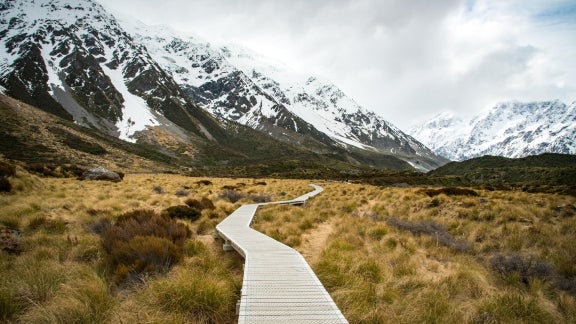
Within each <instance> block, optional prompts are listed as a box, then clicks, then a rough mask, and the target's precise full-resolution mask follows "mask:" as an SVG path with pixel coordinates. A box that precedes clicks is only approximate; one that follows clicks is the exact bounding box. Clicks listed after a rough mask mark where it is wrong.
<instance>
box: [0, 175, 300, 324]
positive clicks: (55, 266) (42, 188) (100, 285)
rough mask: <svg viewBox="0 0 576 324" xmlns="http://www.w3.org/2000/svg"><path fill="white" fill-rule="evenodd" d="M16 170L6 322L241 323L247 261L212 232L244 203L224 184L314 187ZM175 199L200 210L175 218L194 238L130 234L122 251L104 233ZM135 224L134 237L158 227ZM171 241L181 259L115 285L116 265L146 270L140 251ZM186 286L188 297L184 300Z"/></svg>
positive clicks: (5, 266) (1, 318)
mask: <svg viewBox="0 0 576 324" xmlns="http://www.w3.org/2000/svg"><path fill="white" fill-rule="evenodd" d="M19 172H21V174H19ZM15 177H16V178H18V179H17V180H16V182H13V184H15V185H16V187H17V190H13V191H12V192H11V193H8V194H5V193H3V194H0V224H1V225H2V226H4V228H8V229H10V230H17V231H18V233H19V236H18V237H17V238H16V239H17V240H18V244H19V248H20V250H21V253H20V254H19V255H10V254H8V253H6V252H1V251H0V254H1V255H0V322H34V323H36V322H38V323H114V322H116V323H117V322H134V323H141V322H154V323H187V322H194V323H202V322H205V323H231V322H234V320H235V318H236V317H235V304H236V300H237V299H238V298H239V291H240V286H241V281H242V263H243V261H242V259H241V257H239V256H238V255H236V254H234V253H224V252H223V251H222V247H221V242H220V241H217V240H214V239H213V238H212V235H211V234H212V233H213V231H214V227H215V225H216V224H217V223H218V222H219V221H220V220H222V219H223V218H224V217H226V216H227V215H228V214H230V213H231V212H232V211H233V210H235V209H236V208H237V207H239V205H240V203H243V201H241V202H239V203H231V202H230V201H228V200H227V199H223V198H220V197H219V195H220V193H221V188H222V187H224V186H227V185H228V186H235V187H238V189H237V190H239V191H241V192H242V193H243V194H245V195H246V197H296V196H298V195H301V194H303V193H306V192H308V191H309V190H310V189H309V187H308V182H307V181H281V180H275V179H266V181H265V182H266V185H264V184H263V181H258V180H253V179H218V178H211V179H209V180H207V179H199V178H190V177H183V176H177V175H164V174H139V175H133V174H128V175H126V176H125V178H124V180H123V181H122V182H120V183H104V182H92V181H82V182H80V181H77V180H75V179H70V178H39V177H37V176H33V175H30V174H28V173H26V172H25V171H23V170H19V169H16V175H15ZM10 179H11V180H12V177H11V178H10ZM18 181H20V182H18ZM239 183H244V185H242V186H238V184H239ZM155 187H160V188H162V192H165V193H176V192H178V191H179V190H186V191H188V192H189V195H188V196H184V195H180V196H177V195H175V194H158V193H156V192H155V191H154V190H153V188H155ZM244 201H246V202H252V199H251V198H250V199H249V198H247V199H244ZM172 206H188V207H190V208H195V209H197V210H199V211H200V213H199V218H198V219H197V220H196V221H191V220H190V219H180V218H176V219H174V222H176V223H177V224H180V225H182V226H185V227H188V228H189V229H190V234H191V237H190V238H184V239H182V240H179V239H176V240H173V239H170V240H169V241H170V242H169V243H167V242H162V243H160V244H159V242H156V241H158V240H159V238H158V237H159V236H162V235H159V236H154V235H156V234H153V237H156V238H149V237H148V238H146V239H142V238H137V239H136V240H135V241H133V242H132V243H128V241H124V243H123V244H124V248H121V249H116V248H111V247H110V246H108V248H106V247H105V246H103V245H102V241H101V240H102V239H101V237H100V235H102V234H103V233H104V232H106V230H108V229H110V228H111V227H113V226H115V224H117V223H119V222H120V223H121V222H122V220H123V219H124V218H125V217H124V216H121V215H125V214H127V213H129V212H132V211H134V210H149V211H150V212H151V213H153V214H154V215H158V217H161V216H159V215H160V214H161V213H162V211H164V210H166V209H168V208H169V207H172ZM136 223H138V222H136ZM134 225H135V223H133V224H132V226H131V229H132V230H131V232H132V234H131V235H129V237H132V238H133V239H134V238H136V237H137V236H138V235H139V236H140V237H142V236H143V235H144V237H145V236H146V235H150V234H146V233H143V232H139V231H136V228H135V227H134ZM152 227H153V226H152ZM163 228H165V226H163ZM296 229H297V227H296ZM156 233H158V232H156ZM136 234H138V235H136ZM176 242H179V243H177V244H176ZM170 244H175V245H176V246H179V249H180V252H179V253H177V254H178V255H179V260H180V263H179V264H180V265H176V266H172V267H165V266H166V264H167V263H165V262H159V263H157V264H158V266H159V267H160V268H159V269H160V270H161V271H160V274H156V275H139V276H138V280H137V281H138V285H132V284H125V285H120V286H118V285H117V282H116V279H115V278H116V275H117V274H118V273H122V271H127V273H130V272H131V271H134V270H136V269H137V268H139V267H141V268H142V269H146V266H144V263H141V262H140V261H138V260H144V259H145V258H144V259H141V258H140V257H144V256H145V254H141V253H136V252H137V251H142V250H146V249H148V247H153V248H154V250H156V251H160V252H161V251H164V249H165V248H166V247H167V246H169V245H170ZM180 246H181V247H180ZM158 249H160V250H158ZM112 250H114V251H115V252H114V254H115V258H116V259H117V260H120V261H122V262H116V263H115V262H112V261H111V260H110V255H109V253H108V252H107V251H112ZM131 256H136V258H132V257H131ZM128 259H134V260H135V263H134V264H133V265H131V266H128V267H119V265H120V264H124V265H126V264H127V263H125V262H124V261H126V260H128ZM160 259H162V258H160ZM160 259H158V260H160ZM132 267H133V268H132ZM120 268H122V269H120ZM149 270H150V269H149ZM117 272H118V273H117ZM180 294H184V296H185V297H186V298H187V299H188V298H189V302H188V303H185V302H183V301H182V300H181V301H180V302H178V303H177V302H176V301H175V300H176V299H175V298H177V296H180Z"/></svg>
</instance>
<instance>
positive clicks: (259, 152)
mask: <svg viewBox="0 0 576 324" xmlns="http://www.w3.org/2000/svg"><path fill="white" fill-rule="evenodd" d="M0 26H2V32H1V33H0V87H1V88H0V90H2V92H3V93H5V94H7V95H9V96H11V97H13V98H16V99H18V100H21V101H23V102H25V103H28V104H30V105H33V106H35V107H37V108H40V109H42V110H44V111H46V112H49V113H51V114H54V115H56V116H59V117H61V118H63V119H66V120H68V121H73V122H74V123H76V124H78V125H82V126H85V127H88V128H91V129H96V130H99V131H101V132H102V133H105V134H108V135H111V136H114V137H117V138H120V139H122V140H125V141H128V142H132V143H139V144H144V145H151V146H153V147H155V149H157V150H158V151H159V152H161V153H162V154H166V155H170V156H171V157H173V158H176V159H180V158H179V156H180V155H182V154H184V155H186V154H187V155H188V156H189V157H188V158H189V159H190V160H193V162H189V163H185V164H194V165H198V166H206V167H211V166H213V165H218V164H219V165H220V166H225V165H228V164H229V163H230V162H231V161H238V160H241V159H243V158H244V159H247V161H249V160H250V159H252V158H253V159H256V160H258V159H264V158H270V159H272V160H274V159H280V158H283V157H288V156H300V154H304V155H305V159H311V160H313V161H319V160H320V161H324V160H332V159H333V158H336V159H337V160H339V161H341V162H345V163H349V164H352V165H356V166H359V167H377V168H389V169H399V168H400V169H403V168H406V167H407V166H406V165H407V164H408V165H409V166H408V167H410V166H411V167H413V168H417V169H420V170H429V169H432V168H434V167H437V166H438V165H441V164H442V163H445V162H446V160H444V159H443V158H441V157H438V156H436V155H434V154H433V153H432V152H431V151H430V150H428V149H427V148H426V147H424V146H423V145H422V144H420V143H419V142H417V141H415V140H414V139H413V138H411V137H409V136H407V135H405V134H404V133H402V132H401V131H400V130H398V129H397V128H395V127H393V126H392V125H390V124H389V123H387V122H386V121H384V120H383V119H381V118H379V117H377V116H376V115H374V114H373V113H370V112H367V111H364V110H363V109H361V107H359V106H358V105H357V104H355V103H354V101H353V100H351V99H350V98H348V97H346V96H345V95H344V94H343V93H342V92H341V91H340V90H339V89H338V88H336V87H335V86H334V85H332V84H330V83H327V82H320V81H318V80H316V79H313V78H307V79H304V80H300V81H298V84H293V85H284V86H283V88H282V89H281V90H282V93H283V94H282V93H276V92H275V90H274V89H272V88H270V84H275V82H277V81H276V79H274V77H275V76H274V75H264V74H262V73H260V72H262V70H261V69H260V68H258V71H260V72H258V71H256V70H254V71H252V70H250V71H248V70H243V69H241V68H240V65H242V66H243V67H245V62H244V61H243V62H244V63H240V62H238V60H239V57H240V56H245V54H246V53H244V52H232V51H231V50H230V49H228V52H227V53H228V54H225V53H224V52H223V51H224V48H222V49H212V48H211V46H210V44H209V43H205V42H199V41H194V40H190V39H182V38H179V37H176V36H174V35H172V34H170V33H166V32H164V30H163V29H161V30H160V31H158V30H156V29H154V28H144V29H142V28H140V29H137V28H136V29H134V28H133V27H130V26H128V28H125V27H124V26H123V25H122V24H121V23H120V22H119V21H118V20H117V19H116V18H115V17H114V16H113V15H111V14H110V13H108V12H107V11H106V10H105V9H104V8H103V7H102V6H101V5H99V4H98V3H97V2H95V1H91V0H36V1H25V0H18V1H10V2H6V3H5V4H3V5H2V6H0ZM251 61H252V62H253V63H254V64H256V65H261V63H259V62H258V61H257V60H251ZM233 63H234V64H233ZM252 72H254V73H252ZM258 73H260V74H258ZM256 75H258V76H256ZM302 82H304V83H302ZM304 85H306V86H304ZM290 89H292V90H290ZM289 90H290V91H289ZM271 91H272V92H274V93H272V92H271ZM279 96H281V97H282V98H280V97H279ZM283 98H287V100H288V101H286V100H284V99H283ZM240 125H243V126H240ZM242 127H244V128H242ZM335 132H336V133H335ZM280 144H281V145H280ZM282 146H284V148H282ZM322 155H324V156H322ZM298 159H300V157H298Z"/></svg>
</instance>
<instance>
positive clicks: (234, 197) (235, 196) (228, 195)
mask: <svg viewBox="0 0 576 324" xmlns="http://www.w3.org/2000/svg"><path fill="white" fill-rule="evenodd" d="M219 197H220V198H222V199H228V200H229V201H230V202H231V203H235V202H237V201H238V200H240V199H242V198H246V194H245V193H243V192H240V191H236V190H226V191H223V192H222V193H220V196H219Z"/></svg>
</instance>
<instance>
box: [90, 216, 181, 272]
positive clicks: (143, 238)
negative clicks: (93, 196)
mask: <svg viewBox="0 0 576 324" xmlns="http://www.w3.org/2000/svg"><path fill="white" fill-rule="evenodd" d="M190 235H191V232H190V229H189V228H188V227H187V226H186V225H184V224H181V223H178V222H176V221H175V220H172V219H170V218H168V217H167V216H163V215H158V214H156V213H155V212H154V211H153V210H134V211H131V212H128V213H125V214H123V215H121V216H120V217H118V220H117V221H116V223H115V224H114V225H110V226H104V229H103V232H102V234H101V236H102V245H103V247H104V251H105V252H106V253H107V256H108V262H109V264H110V266H111V268H112V274H113V276H114V277H115V278H114V279H115V282H116V283H121V282H124V281H127V280H128V281H133V280H135V279H138V278H139V276H140V275H142V274H154V273H163V272H166V271H167V270H169V269H170V268H171V267H172V265H174V264H176V263H177V262H179V261H180V260H181V258H182V254H183V245H184V242H185V241H186V239H187V238H188V237H190Z"/></svg>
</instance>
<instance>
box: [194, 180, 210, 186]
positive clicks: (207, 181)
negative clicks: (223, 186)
mask: <svg viewBox="0 0 576 324" xmlns="http://www.w3.org/2000/svg"><path fill="white" fill-rule="evenodd" d="M196 184H199V185H204V186H209V185H211V184H212V181H210V180H200V181H197V182H196Z"/></svg>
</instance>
